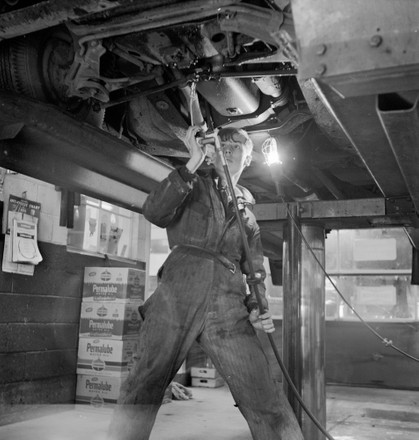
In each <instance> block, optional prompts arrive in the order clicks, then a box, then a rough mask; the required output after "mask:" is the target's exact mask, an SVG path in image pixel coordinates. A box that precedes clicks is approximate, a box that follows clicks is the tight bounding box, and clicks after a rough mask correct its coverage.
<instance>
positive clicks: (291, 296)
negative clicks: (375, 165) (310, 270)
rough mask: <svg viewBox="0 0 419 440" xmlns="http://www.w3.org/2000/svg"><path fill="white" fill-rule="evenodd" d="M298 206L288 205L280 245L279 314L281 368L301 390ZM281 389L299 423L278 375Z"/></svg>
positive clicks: (294, 403)
mask: <svg viewBox="0 0 419 440" xmlns="http://www.w3.org/2000/svg"><path fill="white" fill-rule="evenodd" d="M297 209H298V207H297V206H296V205H289V210H290V214H291V215H292V218H293V219H294V221H291V219H290V216H288V222H287V224H286V227H285V230H284V245H283V305H284V311H283V318H282V347H283V348H282V351H283V352H282V356H283V361H284V365H285V368H286V369H287V371H288V373H289V375H290V376H291V379H292V381H293V383H294V385H295V387H296V388H297V390H298V391H299V392H301V379H302V363H301V334H300V329H301V319H300V310H301V236H300V234H299V233H298V229H297V228H300V227H301V224H300V221H299V217H298V211H297ZM282 382H283V386H284V392H285V394H286V396H287V397H288V400H289V402H290V404H291V407H292V409H293V410H294V413H295V415H296V416H297V420H298V423H299V424H300V425H301V422H302V419H301V417H302V415H301V407H300V404H299V403H298V401H297V399H296V398H295V396H294V394H293V392H292V390H291V388H290V387H289V386H288V383H287V382H286V380H285V378H284V377H283V379H282Z"/></svg>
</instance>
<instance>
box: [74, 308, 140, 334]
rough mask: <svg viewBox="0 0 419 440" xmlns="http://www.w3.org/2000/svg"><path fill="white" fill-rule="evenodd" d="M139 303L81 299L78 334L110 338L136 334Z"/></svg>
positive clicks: (138, 321)
mask: <svg viewBox="0 0 419 440" xmlns="http://www.w3.org/2000/svg"><path fill="white" fill-rule="evenodd" d="M141 304H142V302H140V301H136V302H130V303H126V302H112V303H99V302H93V301H83V302H82V304H81V313H80V332H79V335H80V336H81V337H94V336H96V337H101V338H112V339H124V338H125V337H127V336H136V335H137V334H138V331H139V329H140V326H141V322H142V318H141V316H140V313H139V311H138V307H139V306H140V305H141Z"/></svg>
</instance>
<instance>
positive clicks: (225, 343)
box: [198, 270, 303, 440]
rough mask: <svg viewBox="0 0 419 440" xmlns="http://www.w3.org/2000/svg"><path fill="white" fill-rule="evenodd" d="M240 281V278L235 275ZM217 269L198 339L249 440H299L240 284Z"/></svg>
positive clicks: (289, 407) (229, 275) (299, 435)
mask: <svg viewBox="0 0 419 440" xmlns="http://www.w3.org/2000/svg"><path fill="white" fill-rule="evenodd" d="M240 276H241V275H240ZM231 278H232V274H231V273H229V271H227V270H221V271H219V272H218V276H217V286H216V288H215V289H214V290H213V292H212V299H211V302H210V304H209V308H208V315H207V319H206V323H205V328H204V331H203V333H202V334H201V336H200V337H199V339H198V342H199V343H200V344H201V346H202V348H203V350H204V351H205V352H206V353H207V354H208V356H209V357H210V358H211V359H212V361H213V363H214V365H215V367H216V369H217V370H218V371H219V372H220V374H221V375H222V376H223V377H224V379H225V380H226V382H227V383H228V385H229V387H230V391H231V393H232V395H233V397H234V399H235V402H236V404H237V406H238V408H239V410H240V411H241V412H242V414H243V416H244V417H245V419H246V421H247V423H248V425H249V428H250V431H251V433H252V436H253V439H254V440H303V437H302V434H301V430H300V428H299V426H298V422H297V420H296V418H295V415H294V413H293V411H292V409H291V406H290V405H289V403H288V400H287V399H286V397H285V396H284V394H283V392H282V389H281V387H280V386H279V385H278V384H275V383H274V381H273V380H272V375H271V371H270V367H269V364H268V360H267V358H266V356H265V353H264V352H263V349H262V345H261V343H260V341H259V339H258V337H257V335H256V331H255V329H254V328H253V326H252V325H251V323H250V322H249V319H248V316H249V313H248V311H247V309H246V307H245V305H244V298H243V293H242V292H240V289H239V284H238V283H239V282H240V280H237V283H233V286H234V285H235V286H236V287H237V289H236V290H234V289H232V282H231V281H232V279H231Z"/></svg>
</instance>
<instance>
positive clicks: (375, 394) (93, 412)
mask: <svg viewBox="0 0 419 440" xmlns="http://www.w3.org/2000/svg"><path fill="white" fill-rule="evenodd" d="M190 389H191V391H192V393H193V398H192V399H191V400H181V401H177V400H173V401H172V402H170V403H167V404H165V405H163V406H162V408H161V410H160V412H159V414H158V417H157V420H156V424H155V427H154V430H153V432H152V435H151V440H251V435H250V433H249V430H248V428H247V425H246V422H245V421H244V419H243V417H242V416H241V414H240V413H239V411H238V410H237V408H235V407H234V402H233V399H232V397H231V394H230V392H229V390H228V388H227V387H226V386H224V387H221V388H215V389H211V388H196V387H194V388H190ZM326 408H327V430H328V432H329V433H330V434H331V435H332V436H333V437H334V439H335V440H417V439H418V438H419V391H400V390H383V389H375V388H357V387H339V386H328V387H327V402H326ZM42 413H43V414H44V415H43V416H41V417H38V418H34V419H30V420H26V421H23V422H19V423H13V424H10V425H5V426H0V440H104V439H105V437H106V431H107V427H108V424H109V421H110V417H111V414H112V408H110V407H108V408H93V407H90V406H85V405H62V406H50V407H46V408H44V411H43V412H42ZM307 440H310V439H307Z"/></svg>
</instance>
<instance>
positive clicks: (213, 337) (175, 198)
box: [109, 170, 302, 440]
mask: <svg viewBox="0 0 419 440" xmlns="http://www.w3.org/2000/svg"><path fill="white" fill-rule="evenodd" d="M239 189H240V190H241V193H242V194H243V197H241V198H240V199H239V201H240V205H241V207H242V214H243V217H244V220H245V228H246V233H247V236H248V241H249V247H250V250H251V253H252V256H253V265H254V268H255V271H256V272H257V273H259V274H261V276H262V278H264V276H265V272H264V269H263V253H262V246H261V241H260V236H259V227H258V225H257V223H256V220H255V217H254V215H253V213H252V212H251V211H250V210H249V207H248V203H249V202H250V201H253V198H252V196H251V195H250V193H249V192H248V191H247V190H246V189H245V188H242V187H239ZM143 214H144V216H145V217H146V218H147V219H148V220H149V221H150V222H152V223H154V224H155V225H157V226H160V227H164V228H166V229H167V235H168V240H169V246H170V248H171V249H172V252H171V253H170V255H169V257H168V258H167V260H166V261H165V263H164V265H163V269H162V275H161V279H160V283H159V285H158V287H157V289H156V291H155V292H154V293H153V295H151V297H150V298H149V299H148V300H147V301H146V303H145V304H144V322H143V324H142V327H141V330H140V335H139V348H138V353H137V356H136V361H135V363H134V366H133V368H132V370H131V372H130V375H129V376H128V379H127V380H126V381H125V383H124V384H123V386H122V389H121V394H120V398H119V401H118V405H117V407H116V409H115V412H114V417H113V420H112V422H111V426H110V429H109V438H111V439H112V440H146V439H148V438H149V436H150V432H151V429H152V427H153V424H154V421H155V417H156V414H157V411H158V409H159V407H160V405H161V402H162V399H163V396H164V392H165V390H166V388H167V386H168V385H169V384H170V382H171V381H172V379H173V378H174V376H175V374H176V373H177V371H178V369H179V368H180V366H181V364H182V362H183V361H184V359H185V358H186V355H187V353H188V350H189V349H190V348H191V345H192V343H193V342H194V341H195V340H196V341H198V343H199V344H200V345H201V347H202V349H203V350H204V351H205V352H206V353H207V355H208V356H209V357H210V358H211V360H212V361H213V363H214V365H215V367H216V369H217V370H218V371H219V372H220V374H221V375H222V376H223V378H224V379H225V381H226V382H227V384H228V386H229V388H230V390H231V393H232V395H233V397H234V400H235V402H236V404H237V405H238V408H239V409H240V411H241V412H242V414H243V415H244V417H245V418H246V420H247V422H248V425H249V427H250V431H251V433H252V436H253V439H257V440H274V439H275V440H280V439H284V440H285V439H286V440H301V439H302V435H301V431H300V429H299V427H298V424H297V421H296V419H295V417H294V414H293V413H292V410H291V408H290V407H289V405H288V402H287V401H286V399H285V398H284V396H283V395H281V391H280V389H279V388H280V387H279V386H277V385H275V384H274V382H273V381H272V378H271V373H270V370H269V366H268V363H267V359H266V357H265V355H264V353H263V351H262V348H261V345H260V343H259V340H258V338H257V336H256V332H255V330H254V328H253V326H252V325H251V323H250V322H249V320H248V316H249V310H250V309H251V308H253V307H256V301H255V299H254V298H252V297H251V295H249V296H246V289H245V284H244V281H243V273H244V274H247V273H248V269H247V264H246V261H245V259H244V251H243V246H242V242H241V237H240V231H239V227H238V224H237V220H236V218H235V216H234V213H233V212H232V209H226V207H225V205H224V204H223V202H222V198H221V196H220V192H219V191H218V189H217V186H216V182H215V180H214V179H213V178H212V177H211V176H206V177H202V176H197V177H196V178H195V179H194V180H193V181H192V182H186V181H185V180H183V178H182V177H181V175H180V174H179V172H178V170H174V171H172V172H171V174H170V175H169V176H168V178H166V179H165V180H164V181H162V182H161V184H160V185H159V186H158V188H157V189H156V190H155V191H154V192H152V193H151V194H150V195H149V196H148V198H147V200H146V202H145V204H144V207H143ZM207 250H209V251H212V252H208V251H207ZM214 253H216V254H218V255H219V256H220V258H217V257H216V256H214ZM261 286H262V289H261V290H264V289H263V284H261Z"/></svg>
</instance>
